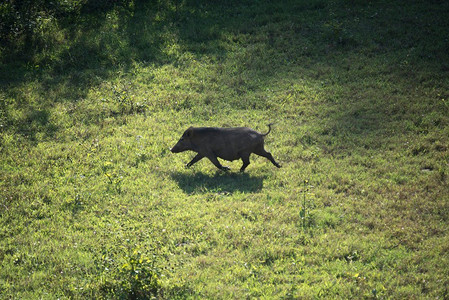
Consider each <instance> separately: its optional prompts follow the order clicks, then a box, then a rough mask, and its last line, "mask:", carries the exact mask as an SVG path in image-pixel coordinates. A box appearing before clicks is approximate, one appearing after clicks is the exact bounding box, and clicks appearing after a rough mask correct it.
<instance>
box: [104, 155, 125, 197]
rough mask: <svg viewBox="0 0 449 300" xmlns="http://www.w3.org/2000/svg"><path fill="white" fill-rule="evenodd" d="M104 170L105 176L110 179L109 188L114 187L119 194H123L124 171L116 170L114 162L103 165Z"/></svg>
mask: <svg viewBox="0 0 449 300" xmlns="http://www.w3.org/2000/svg"><path fill="white" fill-rule="evenodd" d="M102 170H103V174H104V176H105V177H106V178H107V179H108V183H109V186H110V187H113V189H114V190H115V191H116V192H117V193H118V194H121V193H122V183H123V174H122V169H120V170H118V171H116V170H114V168H113V164H112V162H110V161H107V162H105V163H104V164H103V167H102Z"/></svg>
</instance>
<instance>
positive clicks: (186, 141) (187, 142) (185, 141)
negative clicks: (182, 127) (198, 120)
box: [170, 127, 193, 153]
mask: <svg viewBox="0 0 449 300" xmlns="http://www.w3.org/2000/svg"><path fill="white" fill-rule="evenodd" d="M192 135H193V128H192V127H190V128H189V129H187V130H186V131H185V132H184V134H183V135H182V136H181V138H180V139H179V141H178V142H177V143H176V145H175V146H174V147H173V148H171V149H170V151H171V152H173V153H179V152H183V151H187V150H193V148H192V147H193V145H192V141H191V138H192Z"/></svg>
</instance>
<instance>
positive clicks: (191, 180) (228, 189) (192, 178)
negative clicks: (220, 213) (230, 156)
mask: <svg viewBox="0 0 449 300" xmlns="http://www.w3.org/2000/svg"><path fill="white" fill-rule="evenodd" d="M171 177H172V178H173V179H174V180H175V181H176V182H177V183H178V185H179V187H180V188H181V189H182V190H183V191H184V192H185V193H187V194H201V193H207V192H215V193H224V194H226V193H233V192H236V191H238V192H257V191H260V190H262V188H263V180H264V179H265V176H253V175H249V174H247V173H223V172H217V173H215V174H214V175H209V174H204V173H194V174H189V173H174V174H172V175H171Z"/></svg>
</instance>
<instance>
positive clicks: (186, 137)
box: [170, 124, 281, 172]
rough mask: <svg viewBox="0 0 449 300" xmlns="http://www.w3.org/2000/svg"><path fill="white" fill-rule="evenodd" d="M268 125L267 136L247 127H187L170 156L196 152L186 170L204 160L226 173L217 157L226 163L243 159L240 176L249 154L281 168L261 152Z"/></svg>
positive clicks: (268, 154) (263, 150)
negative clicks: (188, 151) (264, 158)
mask: <svg viewBox="0 0 449 300" xmlns="http://www.w3.org/2000/svg"><path fill="white" fill-rule="evenodd" d="M271 125H273V124H269V125H268V132H267V133H265V134H261V133H259V132H257V131H255V130H252V129H250V128H247V127H234V128H218V127H197V128H195V127H190V128H189V129H187V130H186V131H185V132H184V134H183V135H182V137H181V139H180V140H179V141H178V142H177V143H176V145H175V146H174V147H173V148H171V149H170V151H171V152H173V153H179V152H183V151H187V150H191V151H195V152H197V153H198V154H197V155H196V156H195V157H194V158H193V159H192V160H191V161H190V162H189V163H188V164H187V165H186V167H190V166H192V165H193V164H194V163H196V162H198V161H199V160H200V159H202V158H204V157H207V158H208V159H209V160H210V161H211V162H212V163H213V164H214V165H215V166H216V167H217V168H219V169H220V170H223V171H228V170H230V169H229V168H228V167H224V166H222V165H221V164H220V162H219V161H218V159H217V157H219V158H222V159H225V160H228V161H233V160H236V159H242V161H243V165H242V167H241V168H240V172H243V171H244V170H245V168H246V167H247V166H248V165H249V156H250V154H251V153H254V154H257V155H260V156H263V157H266V158H267V159H269V160H270V161H271V162H272V163H273V165H275V166H276V167H278V168H280V167H281V166H280V165H279V164H278V163H277V162H276V161H275V160H274V158H273V156H272V155H271V153H270V152H267V151H265V149H264V136H266V135H267V134H269V133H270V131H271Z"/></svg>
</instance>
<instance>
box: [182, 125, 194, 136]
mask: <svg viewBox="0 0 449 300" xmlns="http://www.w3.org/2000/svg"><path fill="white" fill-rule="evenodd" d="M184 136H185V137H188V138H191V137H192V136H193V127H189V129H187V130H186V131H185V132H184Z"/></svg>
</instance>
